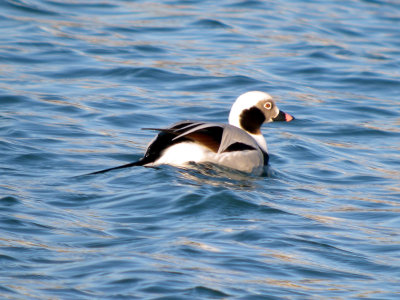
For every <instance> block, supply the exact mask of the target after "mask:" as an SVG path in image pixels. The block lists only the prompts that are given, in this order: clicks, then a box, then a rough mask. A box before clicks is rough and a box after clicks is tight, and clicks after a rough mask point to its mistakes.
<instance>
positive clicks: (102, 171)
mask: <svg viewBox="0 0 400 300" xmlns="http://www.w3.org/2000/svg"><path fill="white" fill-rule="evenodd" d="M144 164H146V162H145V161H144V159H140V160H138V161H135V162H132V163H129V164H125V165H122V166H118V167H113V168H109V169H104V170H100V171H96V172H93V173H88V174H85V175H95V174H101V173H106V172H108V171H112V170H116V169H123V168H129V167H135V166H143V165H144Z"/></svg>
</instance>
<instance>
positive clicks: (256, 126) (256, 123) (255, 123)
mask: <svg viewBox="0 0 400 300" xmlns="http://www.w3.org/2000/svg"><path fill="white" fill-rule="evenodd" d="M239 120H240V126H242V128H243V129H244V130H246V131H248V132H250V133H252V134H259V133H260V127H261V125H262V124H263V123H264V121H265V116H264V114H263V113H262V111H261V110H260V109H259V108H257V107H254V106H253V107H252V108H249V109H245V110H244V111H243V112H242V113H241V114H240V117H239Z"/></svg>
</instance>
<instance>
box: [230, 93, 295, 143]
mask: <svg viewBox="0 0 400 300" xmlns="http://www.w3.org/2000/svg"><path fill="white" fill-rule="evenodd" d="M293 119H294V118H293V116H291V115H289V114H287V113H285V112H283V111H281V110H279V108H278V106H277V105H276V104H275V101H274V100H273V99H272V97H271V96H270V95H269V94H267V93H264V92H259V91H252V92H247V93H244V94H242V95H240V96H239V97H238V98H237V99H236V101H235V103H233V105H232V108H231V112H230V113H229V124H231V125H233V126H236V127H239V128H241V129H243V130H244V131H246V132H248V133H249V134H250V135H252V136H253V137H254V138H255V139H256V140H257V141H258V142H259V144H260V146H262V148H265V149H264V150H266V143H265V139H264V137H262V135H261V129H260V128H261V125H262V124H264V123H269V122H275V121H286V122H290V121H292V120H293Z"/></svg>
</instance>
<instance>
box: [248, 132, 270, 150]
mask: <svg viewBox="0 0 400 300" xmlns="http://www.w3.org/2000/svg"><path fill="white" fill-rule="evenodd" d="M249 134H250V135H251V136H252V137H253V139H255V140H256V142H257V144H258V146H260V148H261V150H263V151H264V152H265V153H268V147H267V141H266V140H265V138H264V136H263V135H262V134H251V133H249Z"/></svg>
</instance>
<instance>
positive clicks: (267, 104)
mask: <svg viewBox="0 0 400 300" xmlns="http://www.w3.org/2000/svg"><path fill="white" fill-rule="evenodd" d="M264 107H265V108H266V109H268V110H270V109H271V108H272V103H271V102H267V103H265V104H264Z"/></svg>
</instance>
